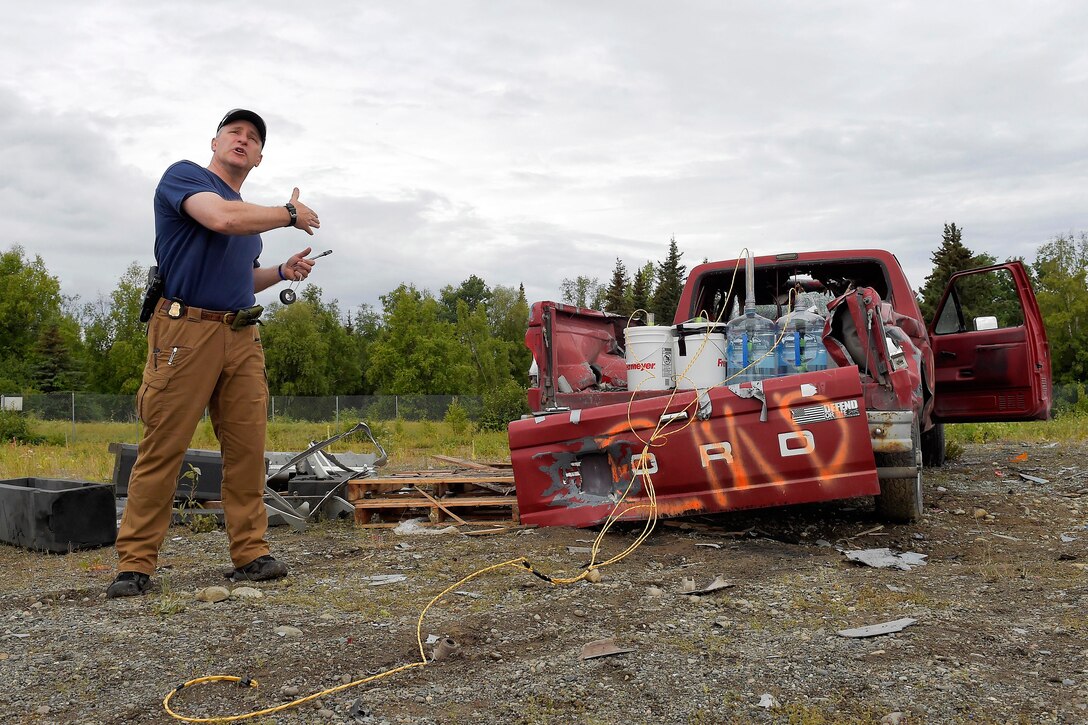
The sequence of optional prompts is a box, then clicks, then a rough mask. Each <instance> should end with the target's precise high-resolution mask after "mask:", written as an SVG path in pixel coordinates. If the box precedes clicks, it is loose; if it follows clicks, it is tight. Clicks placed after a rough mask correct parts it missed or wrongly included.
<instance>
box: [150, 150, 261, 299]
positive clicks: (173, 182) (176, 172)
mask: <svg viewBox="0 0 1088 725" xmlns="http://www.w3.org/2000/svg"><path fill="white" fill-rule="evenodd" d="M202 191H210V192H213V193H215V194H218V195H219V196H221V197H223V198H224V199H227V200H231V201H240V200H241V199H242V196H241V195H240V194H239V193H238V192H236V191H235V190H234V189H232V188H230V186H228V185H227V182H225V181H223V180H222V179H220V178H219V177H218V176H216V175H215V174H213V173H212V172H211V171H209V170H207V169H205V168H204V167H202V166H198V165H197V164H194V163H193V162H192V161H179V162H177V163H176V164H174V165H173V166H171V167H170V168H168V169H167V170H166V173H164V174H163V175H162V180H161V181H159V186H158V188H156V189H155V259H156V260H157V262H158V265H159V274H160V275H162V276H163V278H165V280H166V286H165V288H164V292H163V296H164V297H166V298H168V299H173V300H181V301H182V302H184V303H185V304H186V305H190V306H192V307H202V308H204V309H206V310H239V309H242V308H243V307H249V306H250V305H252V304H253V303H254V301H255V300H256V297H255V295H254V294H253V269H254V268H255V267H258V266H260V263H259V262H258V258H259V257H260V256H261V250H262V249H263V248H264V244H263V242H262V241H261V235H260V234H247V235H242V236H231V235H227V234H219V233H218V232H213V231H212V230H210V229H207V228H206V227H203V226H201V225H200V224H199V223H198V222H197V221H196V220H194V219H193V218H192V217H190V216H189V215H188V214H186V213H185V212H184V211H183V210H182V208H181V205H182V202H184V201H185V200H186V199H188V198H189V197H190V196H192V195H193V194H198V193H200V192H202Z"/></svg>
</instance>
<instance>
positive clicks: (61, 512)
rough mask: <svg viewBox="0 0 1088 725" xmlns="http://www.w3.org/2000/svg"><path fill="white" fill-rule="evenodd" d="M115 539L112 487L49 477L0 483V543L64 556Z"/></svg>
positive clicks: (115, 513) (109, 542)
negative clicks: (0, 541)
mask: <svg viewBox="0 0 1088 725" xmlns="http://www.w3.org/2000/svg"><path fill="white" fill-rule="evenodd" d="M116 538H117V505H116V501H115V499H114V495H113V486H110V485H108V484H102V483H89V482H87V481H66V480H59V479H49V478H12V479H7V480H0V540H2V541H4V542H6V543H8V544H14V545H16V546H24V547H26V548H28V549H35V550H38V551H51V552H55V553H66V552H69V551H74V550H76V549H93V548H95V547H98V546H109V545H111V544H113V542H114V540H115V539H116Z"/></svg>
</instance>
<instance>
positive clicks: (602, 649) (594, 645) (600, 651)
mask: <svg viewBox="0 0 1088 725" xmlns="http://www.w3.org/2000/svg"><path fill="white" fill-rule="evenodd" d="M634 651H635V650H634V648H633V647H620V646H618V645H617V644H616V638H615V637H608V638H606V639H598V640H596V641H593V642H589V643H587V644H584V645H582V654H581V655H580V656H579V658H578V659H581V660H592V659H596V658H598V657H609V656H611V655H619V654H623V653H624V652H634Z"/></svg>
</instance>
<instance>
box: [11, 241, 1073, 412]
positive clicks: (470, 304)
mask: <svg viewBox="0 0 1088 725" xmlns="http://www.w3.org/2000/svg"><path fill="white" fill-rule="evenodd" d="M682 257H683V253H682V252H681V251H680V249H679V245H678V243H677V241H676V238H675V237H673V238H671V239H670V240H669V242H668V245H667V249H666V251H665V253H664V256H663V258H662V259H661V260H659V261H656V262H655V261H653V260H646V261H644V262H642V263H641V264H640V265H639V266H633V267H631V268H630V269H629V268H628V266H627V264H626V263H625V262H624V261H623V260H622V259H619V258H617V259H616V262H615V266H614V267H613V269H612V271H611V274H610V275H609V277H608V282H607V283H606V284H602V283H601V282H600V281H599V280H600V278H599V277H590V276H576V277H574V278H570V279H564V280H563V282H562V284H561V287H560V289H559V290H558V292H559V299H560V300H561V301H563V302H566V303H569V304H572V305H578V306H582V307H589V308H593V309H605V310H608V311H610V312H615V313H617V314H621V315H625V316H626V315H631V314H633V313H636V312H639V311H641V312H643V313H652V314H653V315H655V317H656V319H657V321H659V322H662V321H671V320H672V316H673V312H674V311H675V309H676V306H677V303H678V302H679V298H680V292H681V290H682V288H683V284H684V280H685V278H686V275H687V268H686V266H685V265H684V264H683V263H682V262H681V259H682ZM932 261H933V270H932V272H931V273H930V275H929V276H928V277H927V278H926V279H925V282H924V284H923V285H922V286H921V287H920V288H919V289H918V291H917V292H918V297H919V302H920V305H921V307H922V310H923V313H924V314H925V315H926V318H927V319H930V318H931V316H932V313H933V311H934V308H935V306H936V304H937V303H938V301H939V300H938V296H939V294H940V292H941V290H943V288H944V286H945V284H946V283H947V281H948V278H949V277H950V276H951V275H952V274H954V273H955V272H957V271H960V270H962V269H968V268H971V267H976V266H983V265H986V264H991V263H994V262H995V261H996V260H995V258H994V257H993V256H992V255H989V254H985V253H980V254H976V253H974V252H972V251H971V249H970V248H968V247H967V245H966V244H965V243H964V242H963V230H962V229H961V228H959V227H957V226H956V225H955V224H945V226H944V231H943V235H942V238H941V241H940V244H939V245H938V247H937V248H936V249H935V251H934V252H933V254H932ZM1029 268H1030V271H1031V274H1032V281H1033V284H1034V287H1035V291H1036V297H1037V299H1038V301H1039V306H1040V308H1041V310H1042V313H1043V317H1044V321H1045V323H1046V327H1047V334H1048V339H1049V341H1050V348H1051V354H1052V359H1053V370H1054V379H1055V383H1058V384H1070V383H1081V382H1083V381H1084V380H1085V378H1086V373H1088V289H1086V285H1085V283H1086V272H1088V234H1086V233H1083V232H1082V233H1080V235H1079V236H1075V235H1074V234H1073V233H1069V234H1067V235H1059V236H1057V237H1055V238H1054V239H1052V240H1051V241H1049V242H1047V243H1045V244H1043V245H1042V246H1041V247H1040V248H1039V250H1038V252H1037V254H1036V257H1035V260H1034V261H1033V262H1032V263H1031V264H1030V265H1029ZM145 276H146V270H144V269H143V268H142V267H140V266H139V265H137V264H135V263H133V264H131V265H130V266H129V267H128V269H126V270H125V271H124V273H123V274H122V275H121V276H120V279H119V280H118V282H117V285H116V287H115V288H114V289H113V290H112V291H111V292H110V293H109V294H108V295H105V296H100V297H99V298H98V299H97V300H95V301H93V302H83V303H81V302H80V301H79V300H77V299H74V298H70V297H66V296H64V295H63V293H62V290H61V286H60V282H59V280H58V279H57V278H56V277H54V276H53V275H51V274H50V273H49V271H48V270H47V269H46V267H45V264H44V262H43V261H42V259H41V257H38V256H34V257H30V256H28V255H27V253H26V252H25V250H24V249H23V248H22V247H20V246H18V245H15V246H13V247H11V248H10V249H8V250H7V251H5V252H2V253H0V392H2V393H5V394H30V393H48V392H56V391H78V392H94V393H107V394H118V393H119V394H133V393H135V392H136V390H137V389H138V388H139V385H140V379H141V375H142V371H143V365H144V359H145V355H146V340H145V328H144V325H142V324H141V323H140V321H139V313H140V306H141V302H142V298H143V290H144V280H145ZM380 300H381V306H380V309H376V308H374V307H372V306H369V305H362V306H360V307H358V308H356V309H350V310H343V309H341V308H340V305H339V303H338V302H337V301H336V300H332V301H326V300H325V299H324V298H323V294H322V290H321V288H320V287H317V286H315V285H308V286H307V287H305V288H304V289H303V291H302V294H301V295H300V296H299V299H298V302H297V303H295V304H293V305H281V304H279V303H272V304H271V305H269V307H268V309H267V310H266V312H265V315H264V318H263V321H264V326H263V328H262V337H263V339H264V342H265V354H266V360H267V369H268V382H269V389H270V390H271V392H272V393H273V394H274V395H371V394H378V395H381V394H387V395H428V394H443V395H481V396H485V400H486V398H487V397H489V396H490V397H492V398H494V397H495V396H505V397H506V399H507V400H514V399H516V398H518V397H520V398H521V399H522V400H523V399H524V395H523V393H524V386H525V383H526V380H527V371H528V369H529V366H530V362H531V356H530V353H529V351H528V349H526V347H525V344H524V336H525V329H526V322H527V319H528V314H529V301H528V300H526V297H525V291H524V287H523V286H521V285H519V286H518V287H509V286H503V285H489V284H488V283H487V282H486V281H485V280H483V279H481V278H479V277H477V276H476V275H472V276H470V277H469V278H468V279H466V280H464V281H463V282H461V283H460V284H459V285H456V286H455V285H452V284H451V285H447V286H446V287H443V288H442V289H441V290H439V291H438V293H437V294H434V293H432V292H431V291H429V290H425V289H419V288H417V287H416V286H415V285H412V284H410V283H404V284H401V285H400V286H398V287H397V288H396V289H394V290H392V291H390V292H388V293H387V294H385V295H382V296H381V298H380Z"/></svg>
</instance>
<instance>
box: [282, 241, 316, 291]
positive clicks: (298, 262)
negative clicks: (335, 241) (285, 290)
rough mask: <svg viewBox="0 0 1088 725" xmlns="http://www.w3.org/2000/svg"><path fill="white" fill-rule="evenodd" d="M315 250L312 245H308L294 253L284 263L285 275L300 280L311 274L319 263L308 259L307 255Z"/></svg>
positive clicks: (294, 280)
mask: <svg viewBox="0 0 1088 725" xmlns="http://www.w3.org/2000/svg"><path fill="white" fill-rule="evenodd" d="M312 251H313V248H312V247H306V248H305V249H303V250H302V251H301V252H298V253H297V254H292V255H291V256H290V257H289V258H288V260H287V261H286V262H284V263H283V276H284V277H286V278H287V279H289V280H291V281H292V282H299V281H302V280H304V279H306V278H307V277H309V276H310V271H311V270H312V269H313V268H314V265H315V264H317V262H315V261H314V260H312V259H307V258H306V255H307V254H309V253H310V252H312Z"/></svg>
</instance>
